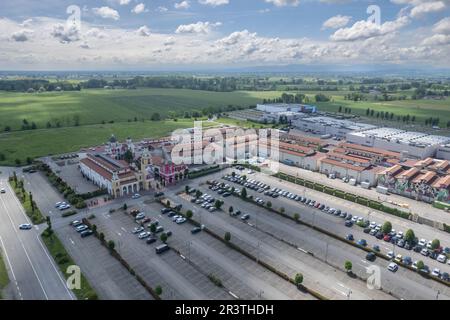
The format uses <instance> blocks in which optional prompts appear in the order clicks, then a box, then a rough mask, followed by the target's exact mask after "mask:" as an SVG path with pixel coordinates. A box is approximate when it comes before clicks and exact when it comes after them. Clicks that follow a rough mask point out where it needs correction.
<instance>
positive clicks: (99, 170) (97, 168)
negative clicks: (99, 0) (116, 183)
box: [80, 158, 112, 181]
mask: <svg viewBox="0 0 450 320" xmlns="http://www.w3.org/2000/svg"><path fill="white" fill-rule="evenodd" d="M80 162H81V163H82V164H84V165H86V166H87V167H88V168H90V169H91V170H94V171H95V172H97V173H98V174H99V175H101V176H102V177H103V178H105V179H107V180H110V181H111V180H112V173H111V172H109V171H107V170H106V169H105V168H103V167H101V166H99V165H98V164H96V163H95V162H94V161H92V160H91V159H89V158H84V159H81V160H80Z"/></svg>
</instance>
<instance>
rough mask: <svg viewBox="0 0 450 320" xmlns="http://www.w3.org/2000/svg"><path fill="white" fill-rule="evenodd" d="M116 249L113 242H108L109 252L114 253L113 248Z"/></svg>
mask: <svg viewBox="0 0 450 320" xmlns="http://www.w3.org/2000/svg"><path fill="white" fill-rule="evenodd" d="M115 247H116V244H115V243H114V241H113V240H109V241H108V249H109V250H110V251H114V248H115Z"/></svg>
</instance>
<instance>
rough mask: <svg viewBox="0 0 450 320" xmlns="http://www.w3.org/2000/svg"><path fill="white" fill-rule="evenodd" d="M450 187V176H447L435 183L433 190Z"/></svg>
mask: <svg viewBox="0 0 450 320" xmlns="http://www.w3.org/2000/svg"><path fill="white" fill-rule="evenodd" d="M449 186H450V175H446V176H444V177H442V178H440V179H438V180H437V181H436V182H435V183H433V188H436V189H447V188H448V187H449Z"/></svg>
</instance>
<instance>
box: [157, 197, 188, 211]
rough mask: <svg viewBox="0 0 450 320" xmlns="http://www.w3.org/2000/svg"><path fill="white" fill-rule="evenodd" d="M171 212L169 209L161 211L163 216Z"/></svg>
mask: <svg viewBox="0 0 450 320" xmlns="http://www.w3.org/2000/svg"><path fill="white" fill-rule="evenodd" d="M194 201H195V199H194ZM170 211H171V210H170V209H169V208H162V209H161V213H162V214H166V213H169V212H170Z"/></svg>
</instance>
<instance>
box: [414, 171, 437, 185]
mask: <svg viewBox="0 0 450 320" xmlns="http://www.w3.org/2000/svg"><path fill="white" fill-rule="evenodd" d="M436 176H437V174H436V172H433V171H426V172H424V173H422V174H420V175H418V176H417V177H416V178H415V179H414V180H413V183H421V182H425V183H427V184H428V183H430V181H431V180H432V179H433V178H434V177H436Z"/></svg>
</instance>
